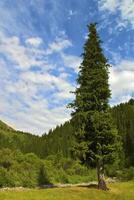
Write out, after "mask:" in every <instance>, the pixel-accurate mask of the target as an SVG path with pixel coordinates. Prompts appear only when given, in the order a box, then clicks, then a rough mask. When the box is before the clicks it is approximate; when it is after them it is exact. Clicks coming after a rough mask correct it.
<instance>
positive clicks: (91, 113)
mask: <svg viewBox="0 0 134 200" xmlns="http://www.w3.org/2000/svg"><path fill="white" fill-rule="evenodd" d="M88 28H89V35H88V39H87V41H86V43H85V46H84V53H83V62H82V64H81V66H80V72H79V74H78V79H77V81H78V84H79V87H78V88H76V91H75V92H74V93H75V96H76V98H75V100H74V102H73V103H71V104H70V105H69V106H70V107H71V108H73V109H74V111H73V112H72V119H71V120H70V121H67V122H65V123H64V124H62V125H59V126H57V127H56V128H55V129H54V130H50V131H49V133H48V134H46V133H44V134H43V135H42V136H41V137H39V136H35V135H32V134H30V133H25V132H21V131H16V130H14V129H13V128H12V127H9V126H8V125H7V124H5V123H4V122H2V121H0V187H17V186H23V187H36V186H42V185H44V184H54V183H78V182H89V181H94V180H97V178H98V182H99V188H100V189H107V186H106V185H105V182H103V181H104V180H102V176H103V175H102V174H103V173H105V176H106V177H112V178H113V177H116V178H118V179H121V180H130V179H132V178H134V100H133V99H130V100H129V101H128V102H126V103H121V104H119V105H116V106H114V107H110V105H109V103H108V102H109V99H110V95H111V92H110V89H109V84H108V67H109V64H108V63H107V59H106V58H105V56H104V55H103V51H102V49H101V40H100V38H99V36H98V34H97V32H96V25H95V24H91V25H90V26H89V27H88ZM111 161H112V162H111ZM104 165H105V167H104ZM96 167H97V169H98V177H97V174H96Z"/></svg>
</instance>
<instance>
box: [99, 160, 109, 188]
mask: <svg viewBox="0 0 134 200" xmlns="http://www.w3.org/2000/svg"><path fill="white" fill-rule="evenodd" d="M97 175H98V189H100V190H108V187H107V185H106V181H105V176H104V169H103V166H101V165H100V163H99V162H98V163H97Z"/></svg>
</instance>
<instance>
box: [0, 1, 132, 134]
mask: <svg viewBox="0 0 134 200" xmlns="http://www.w3.org/2000/svg"><path fill="white" fill-rule="evenodd" d="M133 10H134V0H98V1H97V0H90V1H89V0H83V1H81V0H68V1H65V0H4V1H0V96H1V98H0V119H1V120H3V121H5V122H7V123H8V124H10V125H11V126H13V127H14V128H16V129H18V130H23V131H28V132H32V133H34V134H39V135H41V134H42V133H44V132H47V131H48V130H49V129H50V128H54V127H55V126H56V125H57V124H61V123H64V122H65V121H67V120H68V119H70V110H68V109H67V108H66V105H67V103H68V102H70V101H72V99H73V98H74V97H73V94H71V93H70V91H73V90H74V89H75V86H76V82H75V79H76V77H77V73H78V70H79V68H78V67H79V65H80V63H81V56H80V55H81V54H82V52H83V44H84V42H85V41H86V38H87V24H89V23H90V22H98V27H97V28H98V32H99V34H100V37H101V39H102V41H103V44H102V47H103V49H104V53H105V55H106V56H107V58H108V59H109V63H110V64H111V65H112V68H111V69H110V78H109V83H110V87H111V90H112V99H111V100H110V103H111V105H115V104H117V103H120V102H125V101H127V100H128V99H129V98H131V97H134V57H133V55H134V12H133Z"/></svg>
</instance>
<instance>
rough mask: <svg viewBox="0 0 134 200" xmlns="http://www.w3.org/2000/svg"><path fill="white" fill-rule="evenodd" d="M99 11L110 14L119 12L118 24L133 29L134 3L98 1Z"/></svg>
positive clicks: (124, 0)
mask: <svg viewBox="0 0 134 200" xmlns="http://www.w3.org/2000/svg"><path fill="white" fill-rule="evenodd" d="M99 9H100V10H101V11H109V12H110V13H117V12H119V15H120V24H122V25H123V26H127V25H130V26H131V27H132V28H134V1H133V0H99Z"/></svg>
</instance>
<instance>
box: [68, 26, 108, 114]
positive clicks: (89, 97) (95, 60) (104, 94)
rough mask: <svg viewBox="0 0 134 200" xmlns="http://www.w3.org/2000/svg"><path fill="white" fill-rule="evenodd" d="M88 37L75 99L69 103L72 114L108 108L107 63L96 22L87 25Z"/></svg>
mask: <svg viewBox="0 0 134 200" xmlns="http://www.w3.org/2000/svg"><path fill="white" fill-rule="evenodd" d="M88 29H89V34H88V39H87V41H86V43H85V45H84V53H83V62H82V63H81V66H80V72H79V74H78V79H77V83H78V85H79V86H78V88H77V89H76V91H75V94H76V99H75V101H74V102H73V103H72V104H71V107H73V108H74V112H73V114H72V115H75V113H78V112H87V111H91V110H92V111H102V112H104V111H105V110H106V109H107V108H108V100H109V98H110V95H111V93H110V89H109V84H108V68H109V64H108V63H107V59H106V58H105V56H104V54H103V50H102V48H101V40H100V38H99V36H98V34H97V30H96V24H95V23H94V24H90V26H88Z"/></svg>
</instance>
